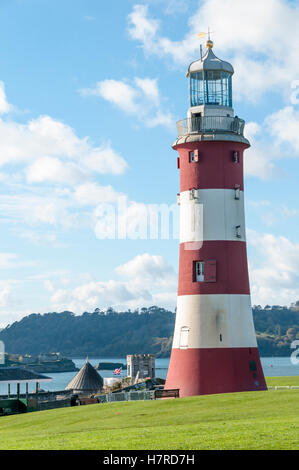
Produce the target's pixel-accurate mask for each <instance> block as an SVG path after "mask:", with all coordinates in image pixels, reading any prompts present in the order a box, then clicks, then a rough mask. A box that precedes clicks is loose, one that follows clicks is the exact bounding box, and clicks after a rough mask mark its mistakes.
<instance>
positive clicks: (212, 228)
mask: <svg viewBox="0 0 299 470" xmlns="http://www.w3.org/2000/svg"><path fill="white" fill-rule="evenodd" d="M196 194H197V199H190V191H183V192H182V193H181V195H180V242H181V243H186V242H201V241H210V240H219V241H220V240H227V241H234V240H239V241H245V240H246V238H245V215H244V193H243V191H240V199H235V190H234V189H198V190H197V191H196ZM237 226H240V228H239V229H237ZM237 230H239V234H240V237H237Z"/></svg>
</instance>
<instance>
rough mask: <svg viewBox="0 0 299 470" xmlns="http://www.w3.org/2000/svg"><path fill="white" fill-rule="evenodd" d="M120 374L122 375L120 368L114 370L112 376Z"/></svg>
mask: <svg viewBox="0 0 299 470" xmlns="http://www.w3.org/2000/svg"><path fill="white" fill-rule="evenodd" d="M121 373H122V368H121V367H120V368H119V369H115V370H114V371H113V374H114V375H120V374H121Z"/></svg>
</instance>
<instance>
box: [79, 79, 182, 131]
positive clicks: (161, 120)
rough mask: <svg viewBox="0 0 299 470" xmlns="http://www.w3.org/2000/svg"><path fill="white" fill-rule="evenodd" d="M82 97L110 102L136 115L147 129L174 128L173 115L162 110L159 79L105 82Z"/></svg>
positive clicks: (83, 92) (86, 90) (85, 92)
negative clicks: (97, 98)
mask: <svg viewBox="0 0 299 470" xmlns="http://www.w3.org/2000/svg"><path fill="white" fill-rule="evenodd" d="M80 93H81V95H82V96H97V97H101V98H103V99H105V100H106V101H109V102H110V103H112V104H113V105H114V106H116V107H118V108H119V109H121V110H122V111H123V112H125V113H127V114H131V115H134V116H136V117H137V118H138V120H140V121H142V122H143V123H144V124H145V126H147V127H156V126H159V125H162V126H166V127H173V126H174V119H173V116H172V115H171V113H169V112H166V111H164V110H163V109H162V100H161V96H160V92H159V89H158V83H157V79H152V78H148V77H147V78H139V77H135V78H134V80H133V82H132V83H129V82H128V81H122V80H103V81H101V82H98V83H97V84H96V86H95V87H94V88H86V89H82V90H80Z"/></svg>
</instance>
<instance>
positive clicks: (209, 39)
mask: <svg viewBox="0 0 299 470" xmlns="http://www.w3.org/2000/svg"><path fill="white" fill-rule="evenodd" d="M214 32H215V31H210V27H209V28H208V32H207V33H206V32H204V31H202V32H201V33H198V34H197V37H198V38H199V39H201V38H204V37H205V36H206V35H208V40H207V42H206V48H207V49H212V47H213V46H214V43H213V41H211V33H214ZM200 58H201V59H202V45H200Z"/></svg>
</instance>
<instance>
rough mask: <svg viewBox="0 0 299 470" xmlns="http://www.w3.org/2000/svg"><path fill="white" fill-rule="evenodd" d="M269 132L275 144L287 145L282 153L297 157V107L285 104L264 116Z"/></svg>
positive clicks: (298, 139)
mask: <svg viewBox="0 0 299 470" xmlns="http://www.w3.org/2000/svg"><path fill="white" fill-rule="evenodd" d="M266 124H267V127H268V130H269V133H270V134H271V135H272V137H273V139H274V142H275V145H276V146H280V149H281V148H283V146H285V145H287V146H288V147H287V149H286V150H284V152H283V155H286V156H288V157H293V156H294V157H297V158H298V157H299V109H298V110H296V109H295V108H294V107H293V106H287V107H285V108H283V109H280V110H279V111H277V112H275V113H273V114H271V115H270V116H268V117H267V118H266Z"/></svg>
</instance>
